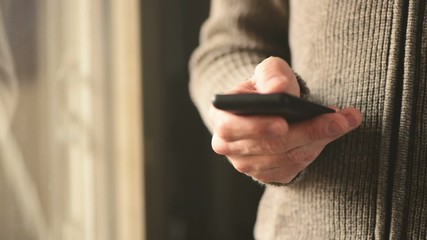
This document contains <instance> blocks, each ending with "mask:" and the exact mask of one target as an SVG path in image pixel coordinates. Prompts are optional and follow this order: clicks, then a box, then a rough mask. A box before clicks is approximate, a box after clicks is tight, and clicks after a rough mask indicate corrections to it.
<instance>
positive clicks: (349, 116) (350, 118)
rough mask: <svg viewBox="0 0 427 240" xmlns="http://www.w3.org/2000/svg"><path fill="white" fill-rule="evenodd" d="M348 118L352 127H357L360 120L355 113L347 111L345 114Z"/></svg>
mask: <svg viewBox="0 0 427 240" xmlns="http://www.w3.org/2000/svg"><path fill="white" fill-rule="evenodd" d="M344 116H345V118H346V119H347V121H348V123H349V124H350V127H352V128H353V127H356V126H357V125H358V122H357V120H356V118H355V117H354V116H353V114H350V113H347V114H345V115H344Z"/></svg>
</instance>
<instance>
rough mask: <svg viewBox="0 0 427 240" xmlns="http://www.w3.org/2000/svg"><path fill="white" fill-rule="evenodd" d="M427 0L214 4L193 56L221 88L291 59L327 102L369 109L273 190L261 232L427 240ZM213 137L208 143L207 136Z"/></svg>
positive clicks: (198, 85)
mask: <svg viewBox="0 0 427 240" xmlns="http://www.w3.org/2000/svg"><path fill="white" fill-rule="evenodd" d="M426 8H427V6H426V1H425V0H424V1H422V0H394V1H391V0H293V1H289V2H288V1H281V0H213V1H212V5H211V15H210V17H209V19H208V20H207V22H206V23H205V25H204V27H203V29H202V32H201V44H200V46H199V47H198V49H197V50H196V51H195V52H194V54H193V56H192V60H191V63H190V70H191V82H190V92H191V96H192V99H193V101H194V103H195V104H196V106H197V107H198V109H199V111H200V113H201V116H202V118H203V119H204V120H205V122H206V124H207V126H208V127H209V123H208V121H207V109H208V108H209V105H210V99H211V97H212V95H213V94H214V93H218V92H222V91H224V90H226V89H228V88H230V87H232V86H234V85H235V84H236V83H237V82H239V81H244V80H245V79H247V77H248V76H250V75H251V74H252V72H253V69H254V66H255V65H256V64H258V63H259V62H260V61H261V60H262V59H264V58H266V57H268V56H271V55H274V56H280V57H282V58H284V59H286V60H287V61H288V62H290V64H291V65H292V67H293V69H294V70H295V71H296V72H297V73H299V74H300V75H301V77H302V78H303V79H305V81H306V82H307V85H308V87H309V88H310V90H311V93H312V97H313V98H315V99H317V100H318V101H320V102H321V103H323V104H326V105H335V106H340V107H345V106H354V107H357V108H359V109H360V110H361V111H362V112H363V114H364V122H363V124H362V126H361V127H360V128H359V129H357V130H356V131H355V132H353V133H351V134H349V135H347V136H345V137H343V138H341V139H339V140H337V141H335V142H333V143H331V144H329V145H328V146H327V147H326V149H325V150H324V152H323V153H322V154H321V156H320V157H319V158H318V159H317V160H315V161H314V162H313V163H312V164H311V165H310V166H309V167H308V168H307V169H306V171H305V174H304V176H303V178H302V179H301V180H300V181H298V182H297V183H295V184H293V185H291V186H286V187H274V186H266V189H265V193H264V195H263V198H262V200H261V202H260V206H259V209H258V218H257V223H256V226H255V237H256V238H257V239H427V95H426V92H427V90H426V89H427V86H426V82H427V81H426V80H427V14H426V13H427V9H426ZM206 144H209V143H206Z"/></svg>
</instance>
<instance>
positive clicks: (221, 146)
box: [211, 135, 229, 155]
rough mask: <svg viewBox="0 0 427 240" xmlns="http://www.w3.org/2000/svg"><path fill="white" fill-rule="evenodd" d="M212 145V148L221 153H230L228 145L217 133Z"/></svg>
mask: <svg viewBox="0 0 427 240" xmlns="http://www.w3.org/2000/svg"><path fill="white" fill-rule="evenodd" d="M211 146H212V149H213V150H214V151H215V152H216V153H218V154H220V155H227V154H229V148H228V145H227V144H226V143H225V142H224V141H222V140H221V139H219V138H218V137H216V135H214V136H213V137H212V142H211Z"/></svg>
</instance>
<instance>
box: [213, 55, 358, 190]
mask: <svg viewBox="0 0 427 240" xmlns="http://www.w3.org/2000/svg"><path fill="white" fill-rule="evenodd" d="M275 92H286V93H289V94H292V95H296V96H299V92H300V88H299V85H298V82H297V80H296V77H295V75H294V73H293V71H292V69H291V68H290V67H289V65H288V64H287V63H286V62H285V61H283V60H282V59H280V58H276V57H270V58H267V59H265V60H264V61H263V62H261V63H260V64H259V65H258V66H257V67H256V68H255V72H254V75H253V76H252V77H251V79H249V80H248V81H245V82H243V83H241V84H240V85H238V86H236V87H235V88H234V89H232V90H230V91H228V92H227V93H275ZM336 110H337V112H336V113H331V114H324V115H321V116H318V117H316V118H313V119H311V120H308V121H305V122H301V123H296V124H292V125H291V124H289V123H288V122H286V120H285V119H283V118H281V117H279V116H240V115H235V114H232V113H229V112H225V111H221V110H218V109H216V108H214V107H212V108H211V110H210V119H211V121H212V126H213V137H212V148H213V149H214V151H215V152H216V153H218V154H221V155H225V156H227V158H228V159H229V160H230V162H231V163H232V164H233V166H234V168H236V169H237V170H238V171H239V172H241V173H244V174H246V175H248V176H251V177H252V178H254V179H255V180H258V181H260V182H262V183H288V182H290V181H291V180H292V179H294V178H295V177H296V176H297V175H298V174H299V173H300V172H301V171H302V170H304V168H306V167H307V166H308V165H309V164H310V163H311V162H313V161H314V160H315V159H316V158H317V157H318V156H319V154H320V153H321V152H322V150H323V149H324V148H325V146H326V145H327V144H329V143H330V142H332V141H334V140H336V139H337V138H339V137H341V136H343V135H345V134H346V133H348V132H350V131H352V130H354V129H355V128H357V127H358V126H359V125H360V124H361V122H362V114H361V113H360V111H358V110H357V109H354V108H346V109H342V110H339V109H336Z"/></svg>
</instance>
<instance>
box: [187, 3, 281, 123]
mask: <svg viewBox="0 0 427 240" xmlns="http://www.w3.org/2000/svg"><path fill="white" fill-rule="evenodd" d="M268 56H278V57H281V58H283V59H285V60H288V61H289V48H288V44H287V5H286V4H285V3H284V1H273V0H263V1H259V0H213V1H212V5H211V14H210V17H209V19H208V20H207V21H206V22H205V24H204V26H203V28H202V32H201V42H200V46H199V47H198V48H197V50H196V51H195V52H194V54H193V56H192V58H191V62H190V73H191V82H190V93H191V97H192V99H193V101H194V103H195V104H196V106H197V107H198V109H199V111H200V113H201V115H202V118H203V119H204V120H205V123H206V124H207V125H208V127H209V123H208V121H207V112H208V108H209V106H210V100H211V98H212V96H213V94H215V93H218V92H223V91H225V90H227V89H230V88H232V87H233V86H235V85H236V84H238V83H239V82H241V81H244V80H246V79H247V78H248V77H250V76H251V75H252V73H253V71H254V68H255V66H256V65H257V64H258V63H260V62H261V61H262V60H263V59H265V58H266V57H268Z"/></svg>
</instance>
